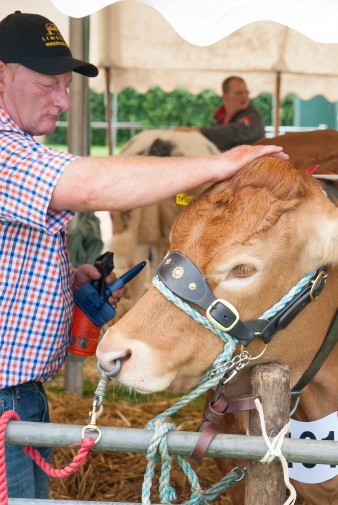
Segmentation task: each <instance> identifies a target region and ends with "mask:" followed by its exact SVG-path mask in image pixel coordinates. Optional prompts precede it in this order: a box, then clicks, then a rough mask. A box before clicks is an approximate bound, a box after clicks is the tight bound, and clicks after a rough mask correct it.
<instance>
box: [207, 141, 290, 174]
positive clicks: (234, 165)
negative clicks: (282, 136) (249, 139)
mask: <svg viewBox="0 0 338 505" xmlns="http://www.w3.org/2000/svg"><path fill="white" fill-rule="evenodd" d="M265 148H268V149H265ZM216 156H219V157H221V158H222V159H223V160H224V161H225V162H226V161H228V163H225V167H224V168H225V169H226V170H225V171H224V172H223V171H218V172H217V173H216V175H215V177H214V179H213V180H214V181H217V182H218V181H222V180H224V179H227V178H228V177H231V176H232V175H234V174H235V173H236V172H238V170H240V169H241V168H243V167H244V166H245V165H247V164H248V163H250V162H251V161H254V160H256V159H257V158H262V157H263V156H274V157H276V158H280V159H282V160H288V159H289V156H288V155H287V154H286V153H284V152H283V148H282V147H280V146H274V145H266V146H261V145H256V146H249V145H242V146H238V147H234V148H233V149H230V150H229V151H226V152H225V153H222V154H219V155H216Z"/></svg>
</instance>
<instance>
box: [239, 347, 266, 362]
mask: <svg viewBox="0 0 338 505" xmlns="http://www.w3.org/2000/svg"><path fill="white" fill-rule="evenodd" d="M268 345H269V344H265V345H264V348H263V351H262V352H261V353H260V354H258V356H255V357H254V358H253V357H252V356H251V357H250V361H254V360H255V359H258V358H261V357H262V356H263V354H264V353H265V351H266V350H267V348H268ZM243 353H244V345H241V354H243Z"/></svg>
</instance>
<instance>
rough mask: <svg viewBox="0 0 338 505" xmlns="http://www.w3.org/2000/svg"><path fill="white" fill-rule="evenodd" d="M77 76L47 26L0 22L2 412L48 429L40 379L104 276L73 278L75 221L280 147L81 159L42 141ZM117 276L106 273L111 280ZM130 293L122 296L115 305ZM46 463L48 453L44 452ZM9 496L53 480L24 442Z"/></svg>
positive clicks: (32, 17) (34, 21) (33, 21)
mask: <svg viewBox="0 0 338 505" xmlns="http://www.w3.org/2000/svg"><path fill="white" fill-rule="evenodd" d="M72 71H74V72H78V73H80V74H83V75H85V76H89V77H94V76H96V75H97V73H98V70H97V68H96V67H94V66H93V65H91V64H89V63H86V62H84V61H81V60H77V59H75V58H73V57H72V54H71V52H70V50H69V48H68V46H67V44H66V42H65V41H64V39H63V37H62V35H61V33H60V32H59V31H58V29H57V27H56V26H55V25H54V24H53V23H52V22H51V21H49V20H48V19H46V18H44V17H42V16H39V15H36V14H23V13H21V12H19V11H17V12H15V13H14V14H11V15H9V16H7V17H6V18H5V19H4V20H2V22H1V23H0V139H1V141H0V273H1V275H0V351H1V352H0V384H1V386H0V414H1V413H2V412H3V411H5V410H16V411H17V412H18V414H19V416H20V418H21V419H22V420H24V421H37V422H48V420H49V417H48V406H47V399H46V396H45V393H44V389H43V386H42V384H43V382H44V381H47V380H50V379H52V377H53V376H54V375H55V374H56V373H57V372H58V371H59V370H60V368H61V366H62V364H63V363H64V360H65V358H66V355H67V352H68V348H69V339H70V329H71V325H72V318H73V292H74V291H75V290H76V289H78V288H79V287H81V286H82V285H83V284H85V283H87V282H89V281H91V280H94V279H98V278H99V277H100V273H99V272H98V271H97V270H96V269H95V268H94V267H93V266H91V265H83V266H81V267H80V268H79V269H78V270H77V271H75V272H74V270H73V268H72V265H71V264H70V262H69V259H68V254H67V226H68V224H69V221H70V220H71V218H72V217H73V215H74V213H75V212H80V211H81V212H86V211H88V212H92V211H95V210H118V209H119V210H124V209H130V208H136V207H141V206H144V205H148V204H151V203H154V202H156V201H160V200H162V199H164V198H166V197H169V196H172V195H174V194H176V193H179V192H181V191H186V190H189V189H191V188H193V187H196V186H198V185H200V184H204V183H206V182H217V181H220V180H223V179H225V178H227V177H229V176H231V175H233V174H234V173H235V172H236V171H237V170H239V169H240V168H241V167H242V166H244V165H245V164H247V163H249V162H250V161H252V160H254V159H256V158H258V157H260V156H264V155H269V154H270V155H277V156H280V157H286V156H285V155H284V154H283V153H281V151H282V149H281V148H279V147H275V146H256V147H248V146H246V147H241V148H238V149H236V150H233V151H231V152H228V153H226V154H224V155H217V156H212V157H209V158H199V159H198V158H191V159H190V158H181V159H180V160H177V159H174V158H154V157H150V158H147V157H143V156H139V157H134V158H126V157H120V158H119V157H117V158H113V157H107V158H91V157H83V158H80V157H76V156H73V155H71V154H67V153H64V152H60V151H57V150H53V149H50V148H47V147H46V146H44V145H41V144H40V143H38V142H36V141H35V140H34V136H38V135H44V134H48V133H51V132H52V131H53V130H54V128H55V124H56V121H57V120H58V118H59V116H60V113H61V112H63V111H67V110H68V109H69V108H70V102H69V96H68V88H69V86H70V84H71V79H72ZM114 278H115V276H114V274H111V275H110V276H108V278H107V282H108V283H110V282H112V281H113V280H114ZM123 293H124V289H122V290H118V291H115V292H114V293H113V294H112V296H111V297H110V298H109V302H110V303H111V304H112V305H115V304H116V303H117V302H118V300H119V298H120V297H121V296H122V295H123ZM40 451H41V453H42V455H43V456H44V457H45V458H49V452H50V451H49V450H48V449H43V448H42V449H40ZM6 470H7V483H8V491H9V496H10V497H19V498H46V497H48V479H47V477H46V476H45V474H44V473H43V472H42V471H41V470H40V469H38V468H37V466H36V465H35V463H33V462H32V460H31V459H30V458H29V457H28V456H26V455H25V454H24V453H23V452H22V451H21V448H20V447H17V446H12V445H7V446H6Z"/></svg>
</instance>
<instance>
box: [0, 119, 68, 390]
mask: <svg viewBox="0 0 338 505" xmlns="http://www.w3.org/2000/svg"><path fill="white" fill-rule="evenodd" d="M74 159H75V156H73V155H71V154H68V153H64V152H61V151H56V150H53V149H50V148H48V147H46V146H44V145H42V144H40V143H38V142H36V141H35V140H34V139H33V138H32V137H31V136H30V135H28V134H26V133H24V132H23V131H21V130H20V129H19V128H18V126H17V125H16V124H15V123H14V122H13V121H12V120H11V119H10V118H9V117H8V116H7V114H6V113H5V112H4V111H2V110H0V388H4V387H8V386H13V385H16V384H22V383H24V382H28V381H30V380H35V381H41V382H43V381H46V380H49V379H51V378H52V377H53V376H54V375H55V374H56V373H57V372H58V371H59V369H60V368H61V366H62V364H63V362H64V360H65V357H66V355H67V351H68V347H69V338H70V328H71V324H72V318H73V293H72V287H71V286H72V282H73V278H74V272H73V268H72V265H71V264H70V262H69V259H68V253H67V225H68V223H69V221H70V220H71V218H72V217H73V215H74V214H73V212H70V211H56V210H53V209H50V208H49V203H50V199H51V195H52V192H53V190H54V188H55V186H56V184H57V181H58V179H59V177H60V175H61V174H62V172H63V170H64V169H65V167H67V165H69V163H70V162H71V161H73V160H74Z"/></svg>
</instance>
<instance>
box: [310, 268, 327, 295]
mask: <svg viewBox="0 0 338 505" xmlns="http://www.w3.org/2000/svg"><path fill="white" fill-rule="evenodd" d="M326 279H327V273H326V272H325V271H324V270H320V271H319V273H318V275H317V277H316V278H315V280H313V281H311V282H312V287H311V291H310V298H311V301H312V302H314V301H315V300H317V298H318V296H319V295H320V293H321V292H322V290H323V288H324V285H325V282H326Z"/></svg>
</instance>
